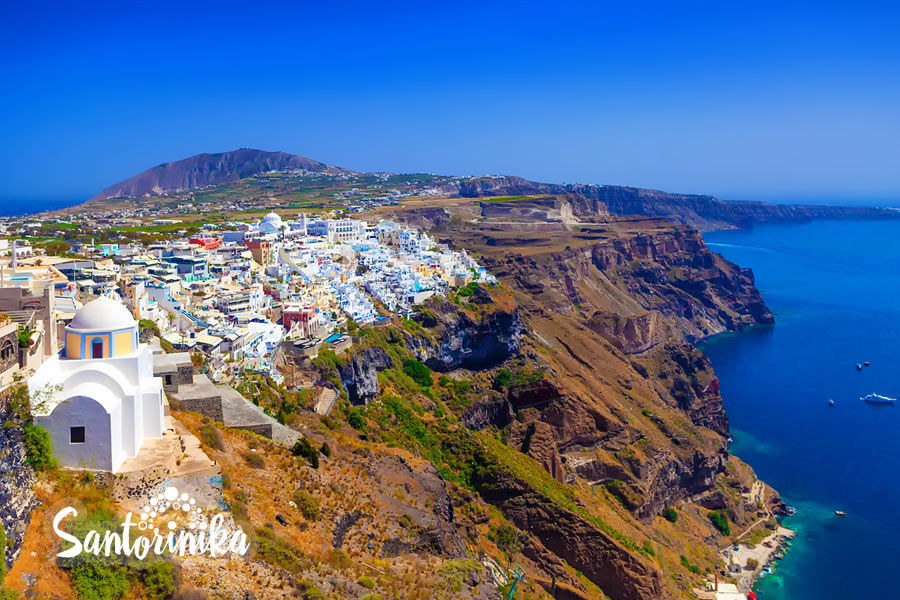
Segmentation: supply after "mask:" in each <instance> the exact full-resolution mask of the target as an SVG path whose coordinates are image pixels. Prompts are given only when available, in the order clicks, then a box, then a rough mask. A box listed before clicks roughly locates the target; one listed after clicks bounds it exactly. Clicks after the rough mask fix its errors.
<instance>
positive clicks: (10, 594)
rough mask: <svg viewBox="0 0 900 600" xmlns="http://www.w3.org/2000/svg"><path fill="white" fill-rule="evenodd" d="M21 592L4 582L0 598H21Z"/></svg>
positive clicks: (12, 599)
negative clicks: (10, 587)
mask: <svg viewBox="0 0 900 600" xmlns="http://www.w3.org/2000/svg"><path fill="white" fill-rule="evenodd" d="M20 598H21V596H20V595H19V592H16V591H13V590H11V589H9V588H8V587H6V586H5V585H3V584H0V600H20Z"/></svg>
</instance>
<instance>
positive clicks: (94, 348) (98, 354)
mask: <svg viewBox="0 0 900 600" xmlns="http://www.w3.org/2000/svg"><path fill="white" fill-rule="evenodd" d="M91 358H103V340H101V339H94V341H93V342H91Z"/></svg>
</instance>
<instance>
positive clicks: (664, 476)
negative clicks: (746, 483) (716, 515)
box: [635, 451, 726, 518]
mask: <svg viewBox="0 0 900 600" xmlns="http://www.w3.org/2000/svg"><path fill="white" fill-rule="evenodd" d="M725 459H726V454H725V452H724V451H723V452H722V453H720V454H714V455H711V456H710V455H704V454H702V453H700V452H694V453H693V455H692V456H691V457H690V458H689V459H688V460H679V459H678V458H677V457H674V456H672V455H670V454H668V453H660V454H658V455H657V456H654V457H653V460H651V461H650V462H648V463H645V464H644V465H643V466H642V468H643V469H644V470H645V473H643V475H644V478H645V479H646V480H648V481H649V482H650V484H649V486H648V490H647V495H646V496H645V502H644V503H643V504H642V505H641V506H640V507H639V508H638V509H637V510H636V511H635V513H636V514H637V515H638V516H639V517H641V518H647V517H651V516H654V515H658V514H660V513H661V512H662V510H663V509H664V508H666V507H667V506H672V505H673V504H675V503H677V502H680V501H681V500H684V499H686V498H690V497H691V496H694V495H696V494H699V493H702V492H704V491H706V490H709V489H711V488H713V487H714V486H715V484H716V480H717V478H718V475H719V473H721V472H723V471H724V470H725Z"/></svg>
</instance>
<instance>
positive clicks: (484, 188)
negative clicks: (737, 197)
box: [443, 177, 900, 230]
mask: <svg viewBox="0 0 900 600" xmlns="http://www.w3.org/2000/svg"><path fill="white" fill-rule="evenodd" d="M443 192H444V193H445V194H447V195H459V196H462V197H464V198H480V197H490V196H528V195H548V194H549V195H568V196H569V197H570V198H572V200H570V202H571V203H572V206H573V212H574V214H575V215H576V216H580V217H595V216H604V215H642V216H647V217H663V218H666V219H669V220H671V221H673V222H675V223H682V224H686V225H692V226H694V227H697V228H699V229H702V230H707V229H721V228H723V227H752V226H753V225H757V224H764V223H803V222H808V221H810V220H812V219H897V218H900V213H898V212H897V211H893V210H889V209H885V208H873V207H860V206H820V205H796V204H793V205H788V204H768V203H765V202H736V201H728V200H719V199H718V198H715V197H713V196H706V195H699V194H673V193H669V192H662V191H659V190H649V189H643V188H635V187H627V186H616V185H584V184H569V185H556V184H549V183H538V182H534V181H528V180H527V179H523V178H521V177H474V178H471V179H468V180H463V181H461V182H454V183H453V184H450V185H447V186H445V187H444V189H443Z"/></svg>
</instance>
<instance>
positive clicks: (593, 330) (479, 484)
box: [0, 167, 785, 600]
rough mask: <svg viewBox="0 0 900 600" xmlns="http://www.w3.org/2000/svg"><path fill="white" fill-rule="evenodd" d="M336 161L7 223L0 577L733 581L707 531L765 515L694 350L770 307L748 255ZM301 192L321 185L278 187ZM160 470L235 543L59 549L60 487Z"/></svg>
mask: <svg viewBox="0 0 900 600" xmlns="http://www.w3.org/2000/svg"><path fill="white" fill-rule="evenodd" d="M355 177H357V176H356V175H354V174H348V173H347V172H343V171H342V172H336V173H330V172H329V173H314V174H313V173H311V172H308V171H300V170H298V169H295V168H294V167H290V168H288V169H286V170H285V169H281V170H278V171H276V172H270V173H264V174H261V175H256V176H255V177H253V178H252V179H253V181H246V180H245V179H241V180H238V181H236V182H232V183H227V184H224V185H223V186H221V187H218V188H216V187H213V188H208V189H206V190H203V191H202V197H199V196H200V194H201V192H199V191H196V190H194V191H190V192H179V194H189V195H190V198H188V197H187V196H184V195H179V196H177V197H175V198H172V197H168V196H162V195H161V196H160V197H156V198H152V199H148V200H147V201H148V202H150V203H154V204H152V205H153V206H154V208H148V207H141V206H140V205H139V203H133V204H130V205H125V206H124V207H122V208H118V209H114V208H110V207H109V205H108V204H106V203H103V202H101V203H99V204H98V203H94V204H90V205H87V206H86V207H84V208H83V209H80V210H69V211H63V212H59V213H53V214H47V215H40V216H33V217H27V218H24V219H7V220H6V221H5V223H4V227H6V230H7V233H8V235H10V237H11V238H12V239H14V240H15V241H14V242H9V243H8V246H7V248H6V250H7V252H8V256H7V257H6V258H2V259H0V261H2V262H3V267H2V269H0V312H2V316H3V319H4V321H3V322H4V323H5V325H4V326H5V327H6V329H2V330H0V336H3V335H6V336H7V337H0V350H2V351H3V352H4V354H2V356H3V357H5V358H4V360H5V362H4V365H5V366H4V369H5V370H4V372H3V373H0V377H2V382H3V384H4V387H5V389H6V390H7V391H6V393H7V395H8V396H9V398H10V401H9V402H10V404H9V407H10V408H8V409H6V410H7V412H8V413H9V418H8V419H7V422H8V425H9V426H8V427H5V428H4V436H3V441H2V446H3V448H4V451H5V454H4V457H5V458H4V468H5V473H6V475H5V476H4V479H3V481H2V484H3V487H2V489H0V492H2V494H0V499H2V500H3V502H4V505H3V506H2V507H0V517H2V519H3V522H4V526H5V531H6V534H7V540H8V542H7V548H8V550H7V554H6V567H7V568H9V569H10V571H9V573H8V574H7V576H6V579H5V584H6V586H8V587H9V588H11V589H13V590H17V591H21V592H23V593H24V592H27V593H28V595H29V596H31V597H35V596H37V597H51V596H52V595H54V594H60V593H64V594H72V595H79V596H83V594H84V593H85V592H84V590H85V589H86V587H85V586H87V585H89V583H91V582H93V581H94V580H93V579H90V581H88V580H86V579H85V578H86V577H87V578H93V577H103V578H109V581H112V578H115V577H118V576H121V577H123V578H124V581H125V583H124V584H123V586H122V587H121V590H122V591H121V593H120V594H119V596H121V595H124V594H126V592H127V593H129V594H134V595H142V596H148V597H175V596H177V597H222V598H241V599H243V598H249V597H251V595H252V597H258V598H282V597H285V598H286V597H298V596H299V597H302V598H306V599H308V600H311V599H315V598H366V599H367V600H374V599H376V598H479V599H482V598H483V599H498V598H507V597H509V594H510V593H511V590H513V589H514V590H515V591H514V592H513V593H514V596H513V597H515V598H535V599H537V598H567V599H568V598H571V599H595V598H596V599H599V598H613V599H615V600H619V599H622V600H632V599H635V600H636V599H648V600H649V599H658V598H673V599H674V598H691V597H707V596H708V597H715V594H716V591H715V589H712V588H714V587H715V585H716V583H715V582H716V581H717V580H721V581H722V582H723V583H724V582H727V581H728V580H729V579H731V578H734V579H735V581H736V580H737V577H736V575H737V574H738V573H739V572H740V571H741V570H742V569H743V568H744V565H735V564H727V563H726V562H725V561H723V559H722V556H721V555H720V554H719V549H720V548H721V547H724V546H731V545H732V544H734V543H736V542H739V541H740V539H745V541H746V539H750V540H759V539H762V538H763V537H766V536H768V535H770V534H771V532H773V531H775V530H776V528H777V523H776V521H775V519H774V515H777V514H781V513H783V512H784V510H785V507H784V505H783V504H782V503H781V502H780V500H779V499H778V495H777V493H776V492H775V491H774V490H771V489H769V488H767V487H766V486H765V484H762V483H761V482H758V481H757V480H756V478H755V476H754V474H753V472H752V470H751V469H750V467H748V466H747V465H745V464H743V463H742V462H741V461H740V460H739V459H737V458H735V457H733V456H731V455H730V454H729V453H728V449H727V441H726V440H727V437H728V419H727V415H726V414H725V412H724V409H723V407H722V399H721V395H720V391H719V384H718V380H717V379H716V376H715V373H714V372H713V370H712V367H711V365H710V363H709V361H708V360H707V359H706V357H705V356H703V354H702V353H701V352H700V351H698V350H697V349H696V348H695V347H694V345H693V344H694V343H696V342H697V341H698V340H701V339H703V338H706V337H708V336H711V335H715V334H718V333H721V332H725V331H737V330H741V329H744V328H746V327H752V326H757V325H767V324H771V323H772V322H773V316H772V314H771V313H770V312H769V310H768V309H767V308H766V306H765V304H764V302H763V301H762V299H761V297H760V294H759V292H758V290H757V289H756V288H755V286H754V281H753V275H752V273H750V272H749V271H748V270H745V269H741V268H739V267H738V266H736V265H734V264H731V263H729V262H728V261H726V260H724V259H723V258H722V257H721V256H718V255H716V254H714V253H712V252H710V251H709V249H708V248H707V247H706V246H705V244H704V242H703V239H702V238H701V236H700V235H699V234H698V233H697V231H696V230H694V229H692V228H690V227H687V226H684V225H678V224H675V223H673V222H671V221H666V220H663V219H661V218H656V217H647V216H640V215H638V216H628V217H623V216H611V215H610V213H611V212H613V211H611V210H610V209H609V206H608V205H607V204H606V201H605V200H603V201H601V200H598V199H596V198H593V199H592V198H590V197H589V196H587V195H582V194H572V193H568V191H567V193H564V194H549V195H548V194H543V193H541V194H538V195H523V196H521V197H490V198H486V197H481V198H468V197H464V196H465V195H467V194H469V193H471V190H470V188H468V187H465V186H463V187H461V188H459V189H458V190H457V191H458V192H459V193H458V194H447V193H446V192H447V190H446V188H442V187H441V186H440V185H438V184H437V183H438V182H434V181H423V180H422V179H419V178H415V177H407V178H406V179H405V180H404V181H403V182H400V181H396V180H394V181H389V177H387V176H378V177H375V178H372V179H364V180H358V179H354V178H355ZM301 180H302V184H303V185H308V186H309V187H308V188H303V189H306V190H308V191H307V192H305V193H308V194H310V196H309V197H306V198H305V199H297V198H295V199H294V200H293V202H294V204H290V205H287V206H285V202H284V200H283V199H279V197H278V194H280V193H287V191H286V190H292V191H291V192H290V193H295V191H296V189H297V188H296V187H293V186H297V185H300V184H301ZM401 183H402V185H400V184H401ZM326 184H327V185H326ZM390 184H397V185H398V186H399V187H398V188H396V190H395V191H396V193H393V192H392V193H391V194H390V195H375V193H373V192H374V190H375V189H378V190H382V189H383V188H381V187H378V188H372V187H368V188H366V187H364V186H365V185H370V186H371V185H374V186H382V185H390ZM247 186H249V187H247ZM354 186H359V188H357V189H354ZM313 188H315V189H313ZM246 189H271V190H274V191H273V195H272V196H266V195H260V196H254V197H252V198H246V199H243V200H242V199H240V198H237V197H235V194H239V193H243V192H242V191H241V190H246ZM483 191H484V190H480V192H479V193H481V192H483ZM426 192H427V193H426ZM378 194H380V192H378ZM448 195H450V196H452V197H446V196H448ZM326 198H328V199H327V200H326ZM232 205H234V206H235V207H240V208H241V210H239V211H230V212H227V211H225V210H223V208H225V207H228V206H232ZM2 250H3V249H2V248H0V252H2ZM7 330H8V331H7ZM4 332H6V333H5V334H4ZM7 338H8V340H7ZM4 340H7V341H9V348H8V353H7V349H5V348H6V347H5V346H4V345H3V344H5V342H4ZM7 359H8V360H7ZM132 365H133V366H132ZM114 371H115V372H118V373H122V375H121V376H119V375H113V372H114ZM131 372H134V373H138V375H135V376H134V377H136V379H135V381H134V382H128V381H126V379H127V378H128V377H131V375H128V373H131ZM123 378H124V379H123ZM29 380H30V382H31V383H30V388H31V397H30V398H29V397H28V392H27V391H24V390H26V388H25V387H24V385H23V382H24V381H29ZM35 382H40V384H41V385H40V386H38V385H37V384H36V383H35ZM54 383H56V384H58V386H57V388H53V385H52V384H54ZM45 384H46V385H45ZM116 386H119V387H116ZM45 387H46V388H48V389H49V391H48V392H47V393H46V394H45V395H43V396H42V395H41V392H40V390H42V389H44V388H45ZM29 403H30V406H29ZM118 403H122V404H121V407H122V408H121V410H120V409H119V408H117V407H118V406H120V405H119V404H118ZM39 405H40V406H39ZM56 407H63V408H61V409H60V410H59V411H57V409H56ZM97 407H101V408H102V410H101V408H97ZM75 409H77V410H75ZM82 410H83V411H90V410H98V411H99V412H97V414H98V415H100V416H99V421H101V422H102V421H103V420H104V419H108V420H109V423H111V424H112V425H110V428H109V429H108V430H107V431H106V433H104V431H99V433H98V431H97V430H96V429H93V428H92V427H91V425H90V424H87V425H84V424H82V423H81V422H80V421H79V422H78V423H76V422H75V421H77V420H78V419H83V418H84V415H85V414H93V413H89V412H79V411H82ZM137 413H140V414H141V415H142V417H141V418H140V419H138V420H135V419H132V420H131V421H129V420H128V419H124V420H122V421H121V422H122V423H125V425H122V426H121V427H122V428H123V429H122V430H127V431H134V432H140V433H132V434H129V436H126V437H128V439H123V438H122V437H121V436H118V437H117V434H116V433H115V431H117V430H118V429H117V427H118V426H116V425H115V423H116V422H118V421H116V420H115V419H122V415H133V414H137ZM104 415H106V416H104ZM37 425H42V426H44V427H45V428H46V430H48V431H49V432H50V434H49V437H48V436H43V437H42V434H41V433H40V429H41V428H40V427H37ZM129 428H130V429H129ZM36 432H37V433H36ZM98 435H99V436H100V439H99V440H98V438H97V436H98ZM104 435H105V436H107V437H105V438H104V437H103V436H104ZM138 435H139V436H140V437H134V436H138ZM47 440H50V441H52V444H47V443H45V442H46V441H47ZM72 445H75V446H76V447H75V448H73V447H71V446H72ZM110 448H111V450H110ZM104 452H112V454H111V459H110V461H109V462H108V463H106V462H103V461H101V460H100V459H101V458H103V457H105V456H106V455H105V454H103V453H104ZM91 453H93V454H91ZM72 457H81V458H78V459H77V460H76V459H73V458H72ZM84 457H93V459H90V460H88V459H85V458H84ZM104 460H105V459H104ZM107 464H108V465H109V466H104V465H107ZM175 483H177V484H178V486H179V488H180V489H185V490H190V491H191V494H192V497H194V498H197V499H199V500H201V501H203V502H205V503H206V504H205V505H204V506H205V507H206V506H208V507H209V508H208V510H214V509H216V510H218V509H224V510H225V512H226V514H227V515H229V519H231V520H232V522H236V523H242V524H243V526H244V527H245V528H246V531H248V532H250V539H251V542H252V547H253V551H252V553H251V554H250V555H248V556H238V555H230V556H228V557H226V558H224V559H213V558H209V557H200V556H192V557H184V558H174V559H172V560H171V561H170V562H167V563H166V564H167V565H169V566H160V567H158V568H159V569H161V571H160V572H159V573H157V572H154V576H153V578H152V579H150V578H147V577H145V576H142V575H139V574H138V572H137V571H131V570H129V569H130V568H131V567H118V566H115V565H113V566H110V565H106V564H100V565H93V566H91V572H90V574H89V575H88V574H86V570H85V569H81V570H79V569H78V568H77V565H76V566H73V565H72V564H70V563H66V562H64V561H58V560H56V558H55V554H56V552H58V551H59V550H58V549H59V547H60V541H59V540H58V539H57V538H56V537H55V536H54V535H53V534H52V531H51V530H49V529H48V528H47V522H48V519H51V518H52V512H51V509H53V510H55V507H57V506H58V505H59V503H61V502H72V501H74V502H78V503H80V506H83V507H84V508H85V510H86V514H88V515H99V514H117V513H118V514H122V513H123V512H124V511H126V510H134V509H136V510H138V511H140V510H141V509H142V507H141V505H140V503H141V498H143V497H144V496H146V495H147V494H150V495H151V496H155V495H157V494H158V495H159V496H156V497H162V495H163V493H164V490H165V489H166V487H167V486H173V485H175ZM198 505H199V504H198ZM104 511H105V512H104ZM145 512H146V511H145ZM29 514H30V515H31V517H30V519H29ZM750 543H752V542H750ZM221 561H224V562H221ZM43 563H47V564H48V565H49V566H47V567H46V568H44V569H39V568H38V565H39V564H43ZM154 568H156V567H154ZM98 569H99V570H98ZM122 569H124V570H122ZM117 574H118V575H117ZM522 574H524V578H523V577H522ZM104 581H105V580H104ZM159 581H162V582H163V583H162V584H160V583H159ZM117 589H119V588H117ZM248 594H250V595H248ZM709 594H712V596H709ZM704 595H706V596H704ZM114 597H118V596H114Z"/></svg>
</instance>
